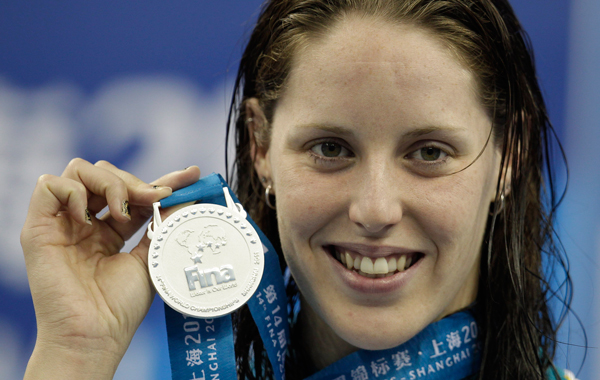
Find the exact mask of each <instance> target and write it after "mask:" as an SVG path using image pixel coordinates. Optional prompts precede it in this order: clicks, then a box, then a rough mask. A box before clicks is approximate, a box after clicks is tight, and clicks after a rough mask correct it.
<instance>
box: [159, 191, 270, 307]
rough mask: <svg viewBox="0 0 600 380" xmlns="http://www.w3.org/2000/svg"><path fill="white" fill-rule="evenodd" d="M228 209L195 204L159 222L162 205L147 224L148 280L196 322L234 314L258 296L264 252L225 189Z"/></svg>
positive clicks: (165, 299)
mask: <svg viewBox="0 0 600 380" xmlns="http://www.w3.org/2000/svg"><path fill="white" fill-rule="evenodd" d="M223 191H224V195H225V199H226V201H227V207H223V206H220V205H215V204H195V205H191V206H187V207H184V208H182V209H180V210H178V211H176V212H175V213H174V214H172V215H170V216H169V217H168V218H167V219H165V220H164V221H162V220H161V217H160V213H159V211H158V209H159V207H160V203H159V202H156V203H155V204H154V221H153V222H152V223H150V225H149V226H148V237H149V238H150V239H151V240H152V243H151V244H150V249H149V251H148V268H149V272H150V278H151V279H152V282H153V284H154V287H155V288H156V291H157V292H158V294H159V295H160V296H161V298H162V299H163V300H164V301H165V303H166V304H168V305H169V306H170V307H171V308H173V309H175V310H177V311H178V312H180V313H182V314H185V315H188V316H192V317H197V318H215V317H220V316H222V315H225V314H229V313H232V312H233V311H235V310H236V309H237V308H239V307H241V306H242V305H243V304H245V303H246V302H247V301H248V300H249V299H250V297H252V295H253V294H254V292H255V291H256V289H257V288H258V285H259V283H260V280H261V278H262V275H263V271H264V265H265V263H264V251H263V245H262V243H261V241H260V238H259V236H258V234H257V233H256V230H255V229H254V228H253V227H252V225H251V224H250V223H249V222H248V221H247V220H246V211H245V210H244V209H243V208H242V206H241V205H240V204H236V203H234V202H233V200H232V198H231V196H230V194H229V190H228V189H227V188H224V189H223Z"/></svg>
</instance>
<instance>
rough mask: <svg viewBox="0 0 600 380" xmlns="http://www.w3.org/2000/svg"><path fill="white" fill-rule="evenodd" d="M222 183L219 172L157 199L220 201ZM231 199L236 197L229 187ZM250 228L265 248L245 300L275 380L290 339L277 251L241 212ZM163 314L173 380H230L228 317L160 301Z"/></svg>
mask: <svg viewBox="0 0 600 380" xmlns="http://www.w3.org/2000/svg"><path fill="white" fill-rule="evenodd" d="M223 188H227V189H229V187H228V186H227V183H226V182H225V180H224V179H223V177H221V176H220V175H219V174H214V173H213V174H211V175H209V176H206V177H204V178H201V179H200V180H199V181H198V182H196V183H195V184H193V185H191V186H188V187H186V188H183V189H180V190H177V191H175V192H174V193H173V194H172V195H171V196H170V197H167V198H165V199H163V200H161V201H160V204H161V207H162V208H165V207H170V206H174V205H177V204H181V203H187V202H200V203H212V204H218V205H221V206H226V201H225V197H224V195H223ZM230 194H231V197H232V199H233V201H234V202H236V203H239V202H240V201H239V200H238V199H237V197H236V196H235V195H234V194H233V192H232V191H230ZM247 220H248V222H249V223H250V224H252V227H254V229H255V230H256V233H257V234H258V235H259V238H260V240H261V242H262V244H263V249H264V252H265V271H264V273H263V277H262V279H261V281H260V284H259V286H258V289H257V291H256V293H255V294H254V295H253V296H252V297H251V298H250V300H249V301H248V303H247V304H248V307H249V309H250V313H251V314H252V317H253V318H254V321H255V323H256V326H257V327H258V331H259V333H260V337H261V339H262V341H263V344H264V347H265V349H266V351H267V356H268V357H269V361H270V362H271V365H272V367H273V372H274V373H275V378H276V379H277V380H283V379H285V357H286V353H287V347H288V344H289V341H290V331H289V324H288V319H287V318H288V312H287V296H286V292H285V285H284V283H283V276H282V274H281V269H280V266H279V258H278V257H277V252H276V251H275V249H274V248H273V246H272V245H271V242H269V239H267V237H266V236H265V234H264V233H263V232H262V231H261V230H260V229H259V228H258V226H257V225H256V223H254V221H253V220H252V218H250V216H248V217H247ZM165 319H166V323H167V336H168V340H169V357H170V360H171V375H172V378H173V379H174V380H192V379H206V380H216V379H221V380H226V379H236V378H237V373H236V363H235V353H234V348H233V328H232V325H231V316H230V315H226V316H223V317H220V318H214V319H201V318H194V317H188V316H184V315H182V314H181V313H179V312H177V311H175V310H173V309H171V308H170V307H169V306H168V305H166V304H165Z"/></svg>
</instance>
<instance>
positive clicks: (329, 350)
mask: <svg viewBox="0 0 600 380" xmlns="http://www.w3.org/2000/svg"><path fill="white" fill-rule="evenodd" d="M301 305H302V308H301V310H300V315H299V316H298V328H299V329H300V334H298V336H299V340H300V341H299V342H298V345H299V348H300V350H302V353H303V357H304V358H306V359H307V360H309V361H310V363H311V364H312V367H313V369H314V370H316V371H320V370H322V369H323V368H325V367H327V366H329V365H330V364H333V363H335V362H336V361H338V360H340V359H341V358H343V357H345V356H347V355H350V354H351V353H353V352H354V351H357V350H358V348H356V347H354V346H352V345H351V344H349V343H348V342H346V341H345V340H343V339H342V338H340V337H339V336H338V335H337V334H336V333H335V332H334V331H333V330H332V329H331V328H330V327H329V325H327V323H325V321H323V319H321V317H320V316H319V315H318V314H317V313H315V311H314V310H313V309H312V308H311V307H310V305H309V304H308V302H306V301H305V300H304V298H303V297H302V298H301Z"/></svg>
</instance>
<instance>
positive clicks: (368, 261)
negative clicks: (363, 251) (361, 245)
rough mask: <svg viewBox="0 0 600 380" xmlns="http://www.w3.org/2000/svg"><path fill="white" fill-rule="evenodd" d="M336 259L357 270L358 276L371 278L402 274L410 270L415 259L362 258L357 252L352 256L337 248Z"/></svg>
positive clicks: (395, 256)
mask: <svg viewBox="0 0 600 380" xmlns="http://www.w3.org/2000/svg"><path fill="white" fill-rule="evenodd" d="M335 257H336V258H337V259H338V261H339V262H341V263H342V264H344V266H346V268H348V269H349V270H355V271H356V272H358V274H360V275H362V276H365V277H369V278H383V277H389V276H392V275H393V274H395V273H396V272H402V271H404V270H406V269H408V268H409V267H410V265H411V263H412V261H413V257H412V256H410V257H408V256H407V255H400V256H398V255H393V256H389V257H378V258H377V259H375V262H373V259H372V258H370V257H367V256H361V255H359V254H357V253H355V252H353V254H350V253H349V252H348V251H346V250H343V249H340V248H339V247H335Z"/></svg>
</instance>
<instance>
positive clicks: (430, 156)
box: [412, 146, 448, 162]
mask: <svg viewBox="0 0 600 380" xmlns="http://www.w3.org/2000/svg"><path fill="white" fill-rule="evenodd" d="M447 156H448V154H447V153H446V152H444V151H443V150H442V149H440V148H437V147H435V146H425V147H422V148H420V149H418V150H416V151H415V152H413V154H412V157H413V158H416V159H419V160H421V161H426V162H435V161H440V160H443V159H444V158H446V157H447Z"/></svg>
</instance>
